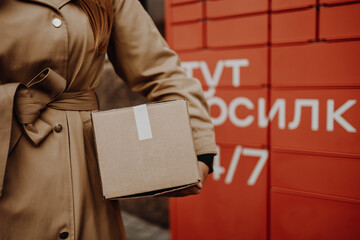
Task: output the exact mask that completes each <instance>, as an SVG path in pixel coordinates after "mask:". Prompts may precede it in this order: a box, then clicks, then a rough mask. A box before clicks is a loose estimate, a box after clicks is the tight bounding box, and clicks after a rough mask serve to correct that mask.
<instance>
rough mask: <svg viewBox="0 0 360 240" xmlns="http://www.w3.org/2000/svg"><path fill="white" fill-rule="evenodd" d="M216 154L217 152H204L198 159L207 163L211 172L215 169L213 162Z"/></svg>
mask: <svg viewBox="0 0 360 240" xmlns="http://www.w3.org/2000/svg"><path fill="white" fill-rule="evenodd" d="M215 155H216V154H213V153H210V154H202V155H198V156H197V159H198V161H200V162H203V163H205V164H206V166H208V167H209V174H210V173H212V172H213V171H214V169H213V163H214V157H215Z"/></svg>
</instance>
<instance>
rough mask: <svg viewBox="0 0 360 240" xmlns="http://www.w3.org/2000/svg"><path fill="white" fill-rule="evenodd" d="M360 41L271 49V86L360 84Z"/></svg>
mask: <svg viewBox="0 0 360 240" xmlns="http://www.w3.org/2000/svg"><path fill="white" fill-rule="evenodd" d="M359 62H360V41H351V42H334V43H311V44H303V45H298V46H276V47H272V48H271V85H272V86H273V87H277V86H281V87H285V86H309V87H313V86H325V87H328V86H336V87H340V86H360V78H359V76H360V68H359V64H358V63H359Z"/></svg>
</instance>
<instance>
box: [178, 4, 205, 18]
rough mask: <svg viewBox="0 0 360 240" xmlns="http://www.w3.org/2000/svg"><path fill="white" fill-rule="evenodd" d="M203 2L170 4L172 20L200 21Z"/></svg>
mask: <svg viewBox="0 0 360 240" xmlns="http://www.w3.org/2000/svg"><path fill="white" fill-rule="evenodd" d="M203 4H204V3H203V2H195V3H191V4H186V5H175V6H172V7H171V11H172V14H171V15H172V18H171V20H172V22H173V23H179V22H187V21H200V20H201V19H202V18H203Z"/></svg>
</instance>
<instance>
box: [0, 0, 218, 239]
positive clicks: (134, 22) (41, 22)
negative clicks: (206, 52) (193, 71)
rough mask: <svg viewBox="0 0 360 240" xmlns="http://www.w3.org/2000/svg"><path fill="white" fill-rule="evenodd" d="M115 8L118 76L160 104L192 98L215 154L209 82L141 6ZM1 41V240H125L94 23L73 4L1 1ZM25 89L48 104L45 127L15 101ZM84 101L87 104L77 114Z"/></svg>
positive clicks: (113, 48)
mask: <svg viewBox="0 0 360 240" xmlns="http://www.w3.org/2000/svg"><path fill="white" fill-rule="evenodd" d="M113 5H114V25H113V29H112V34H111V37H110V39H109V42H110V43H109V47H108V54H109V58H110V60H111V62H112V63H113V65H114V68H115V70H116V72H117V73H118V74H119V76H121V77H122V78H123V79H125V81H126V82H127V83H128V85H129V86H130V88H131V89H132V90H133V91H136V92H140V93H141V94H143V95H145V96H147V97H148V99H149V100H151V101H153V100H165V99H173V98H186V99H187V100H188V105H189V112H190V116H191V126H192V129H193V137H194V143H195V148H196V151H197V154H205V153H215V143H214V133H213V126H212V124H211V121H210V118H209V114H208V109H207V105H206V103H205V100H204V97H203V94H202V91H201V86H200V84H199V82H198V81H197V80H195V79H191V78H187V77H186V76H185V73H184V72H183V70H182V69H181V68H180V66H179V59H178V57H177V55H176V54H175V53H174V52H173V51H172V50H170V49H169V48H168V46H167V44H166V43H165V41H164V40H163V39H162V38H161V36H160V35H159V33H158V31H157V30H156V28H155V26H154V24H153V23H152V21H151V20H150V18H149V16H148V15H147V14H146V13H145V11H144V10H143V8H142V7H141V5H140V4H139V2H138V1H137V0H114V1H113ZM0 32H1V33H0V83H1V85H0V111H1V114H0V190H1V197H0V239H1V240H7V239H12V240H13V239H21V240H27V239H45V240H47V239H86V240H91V239H105V240H106V239H111V240H113V239H125V235H124V232H123V228H122V227H121V226H122V225H121V219H120V216H119V209H118V204H117V202H116V201H107V200H104V199H103V197H102V192H101V186H100V180H99V175H98V169H97V164H96V159H95V153H94V141H93V136H92V124H91V120H90V112H91V111H90V110H94V109H96V100H95V103H94V101H93V100H94V98H93V96H92V95H91V94H90V95H89V94H88V93H92V91H91V90H92V89H94V88H96V87H97V85H98V84H99V77H100V74H101V71H102V68H103V64H104V58H105V55H104V54H100V55H99V54H98V55H97V54H95V53H94V51H92V49H93V46H94V38H93V33H92V30H91V27H90V24H89V21H88V19H87V17H86V15H85V14H84V13H83V12H82V11H81V10H80V9H79V8H78V7H77V6H76V5H75V4H74V3H73V2H71V1H70V0H1V2H0ZM44 69H45V70H44ZM40 72H43V74H42V75H38V77H37V78H35V79H34V80H33V81H32V83H34V82H35V84H34V85H33V86H32V87H31V86H30V85H29V83H30V81H31V79H33V78H34V76H36V75H37V74H38V73H40ZM39 79H40V80H42V81H43V82H41V81H38V80H39ZM20 84H22V85H20ZM24 85H27V87H28V88H26V87H24ZM55 86H56V87H55ZM32 88H33V89H34V90H31V91H33V92H32V93H33V94H32V93H31V91H30V90H28V89H32ZM19 89H23V90H24V91H27V93H30V94H31V95H32V97H31V99H35V98H37V97H39V99H37V100H41V102H42V103H41V102H40V103H39V101H38V102H36V101H35V103H36V104H38V105H39V104H40V105H41V104H42V105H41V106H42V107H41V108H40V109H38V110H41V114H40V115H36V116H35V119H34V116H31V117H30V119H31V120H26V119H29V116H27V115H26V111H27V110H29V109H30V108H29V107H28V106H30V107H31V106H33V105H31V104H34V102H31V103H30V105H25V104H26V103H27V104H29V103H28V102H26V101H20V100H21V99H20V98H19V99H15V98H17V97H19V96H18V95H16V97H15V93H16V92H20V90H19ZM36 91H38V92H36ZM36 93H40V94H38V95H36ZM78 93H80V95H81V94H82V93H86V94H85V95H86V96H85V97H84V98H81V99H80V98H79V97H75V98H79V99H80V100H81V101H80V103H79V104H75V105H74V104H73V105H71V103H73V100H71V99H70V98H71V97H73V96H77V95H76V94H78ZM44 94H45V95H46V96H45V95H44ZM44 96H45V97H44ZM14 99H15V100H14ZM59 99H62V100H59ZM68 99H70V105H69V104H66V101H67V100H68ZM84 99H85V100H84ZM86 99H88V101H89V102H90V103H89V104H86ZM75 100H76V99H75ZM64 101H65V103H64ZM15 103H16V104H18V105H20V106H19V108H20V110H17V111H16V114H15V113H14V114H13V109H14V104H15ZM75 103H76V101H75ZM23 104H24V106H26V107H23V109H21V106H22V105H23ZM36 104H35V105H36ZM44 104H46V105H44ZM18 105H17V106H18ZM83 105H84V107H83V109H82V106H83ZM80 110H81V111H80ZM21 111H24V112H23V113H21ZM24 119H25V120H24ZM124 184H126V183H124Z"/></svg>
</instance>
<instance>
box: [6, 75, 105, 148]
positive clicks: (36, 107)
mask: <svg viewBox="0 0 360 240" xmlns="http://www.w3.org/2000/svg"><path fill="white" fill-rule="evenodd" d="M65 89H66V80H65V79H64V78H63V77H61V76H60V75H59V74H57V73H56V72H54V71H53V70H51V69H49V68H46V69H44V70H43V71H41V72H40V73H39V74H38V75H36V76H35V77H34V78H33V79H32V80H31V81H30V82H29V83H28V84H27V85H26V86H21V87H20V88H19V89H18V90H17V92H16V95H15V103H14V105H15V106H14V107H15V112H16V115H17V118H18V120H19V122H20V123H21V125H22V129H23V133H24V134H26V136H27V137H28V139H29V141H31V142H32V144H33V145H35V146H38V145H39V144H40V143H41V142H42V141H43V140H44V139H45V138H46V137H47V136H48V135H49V134H50V133H51V132H52V126H50V125H49V124H48V123H46V122H45V121H44V120H43V119H42V118H41V112H42V111H43V110H44V109H45V108H47V107H50V108H54V109H58V110H76V111H81V110H96V109H97V108H98V104H97V99H96V95H95V92H94V91H93V90H84V91H80V92H64V91H65ZM16 141H17V139H15V141H12V142H16Z"/></svg>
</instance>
